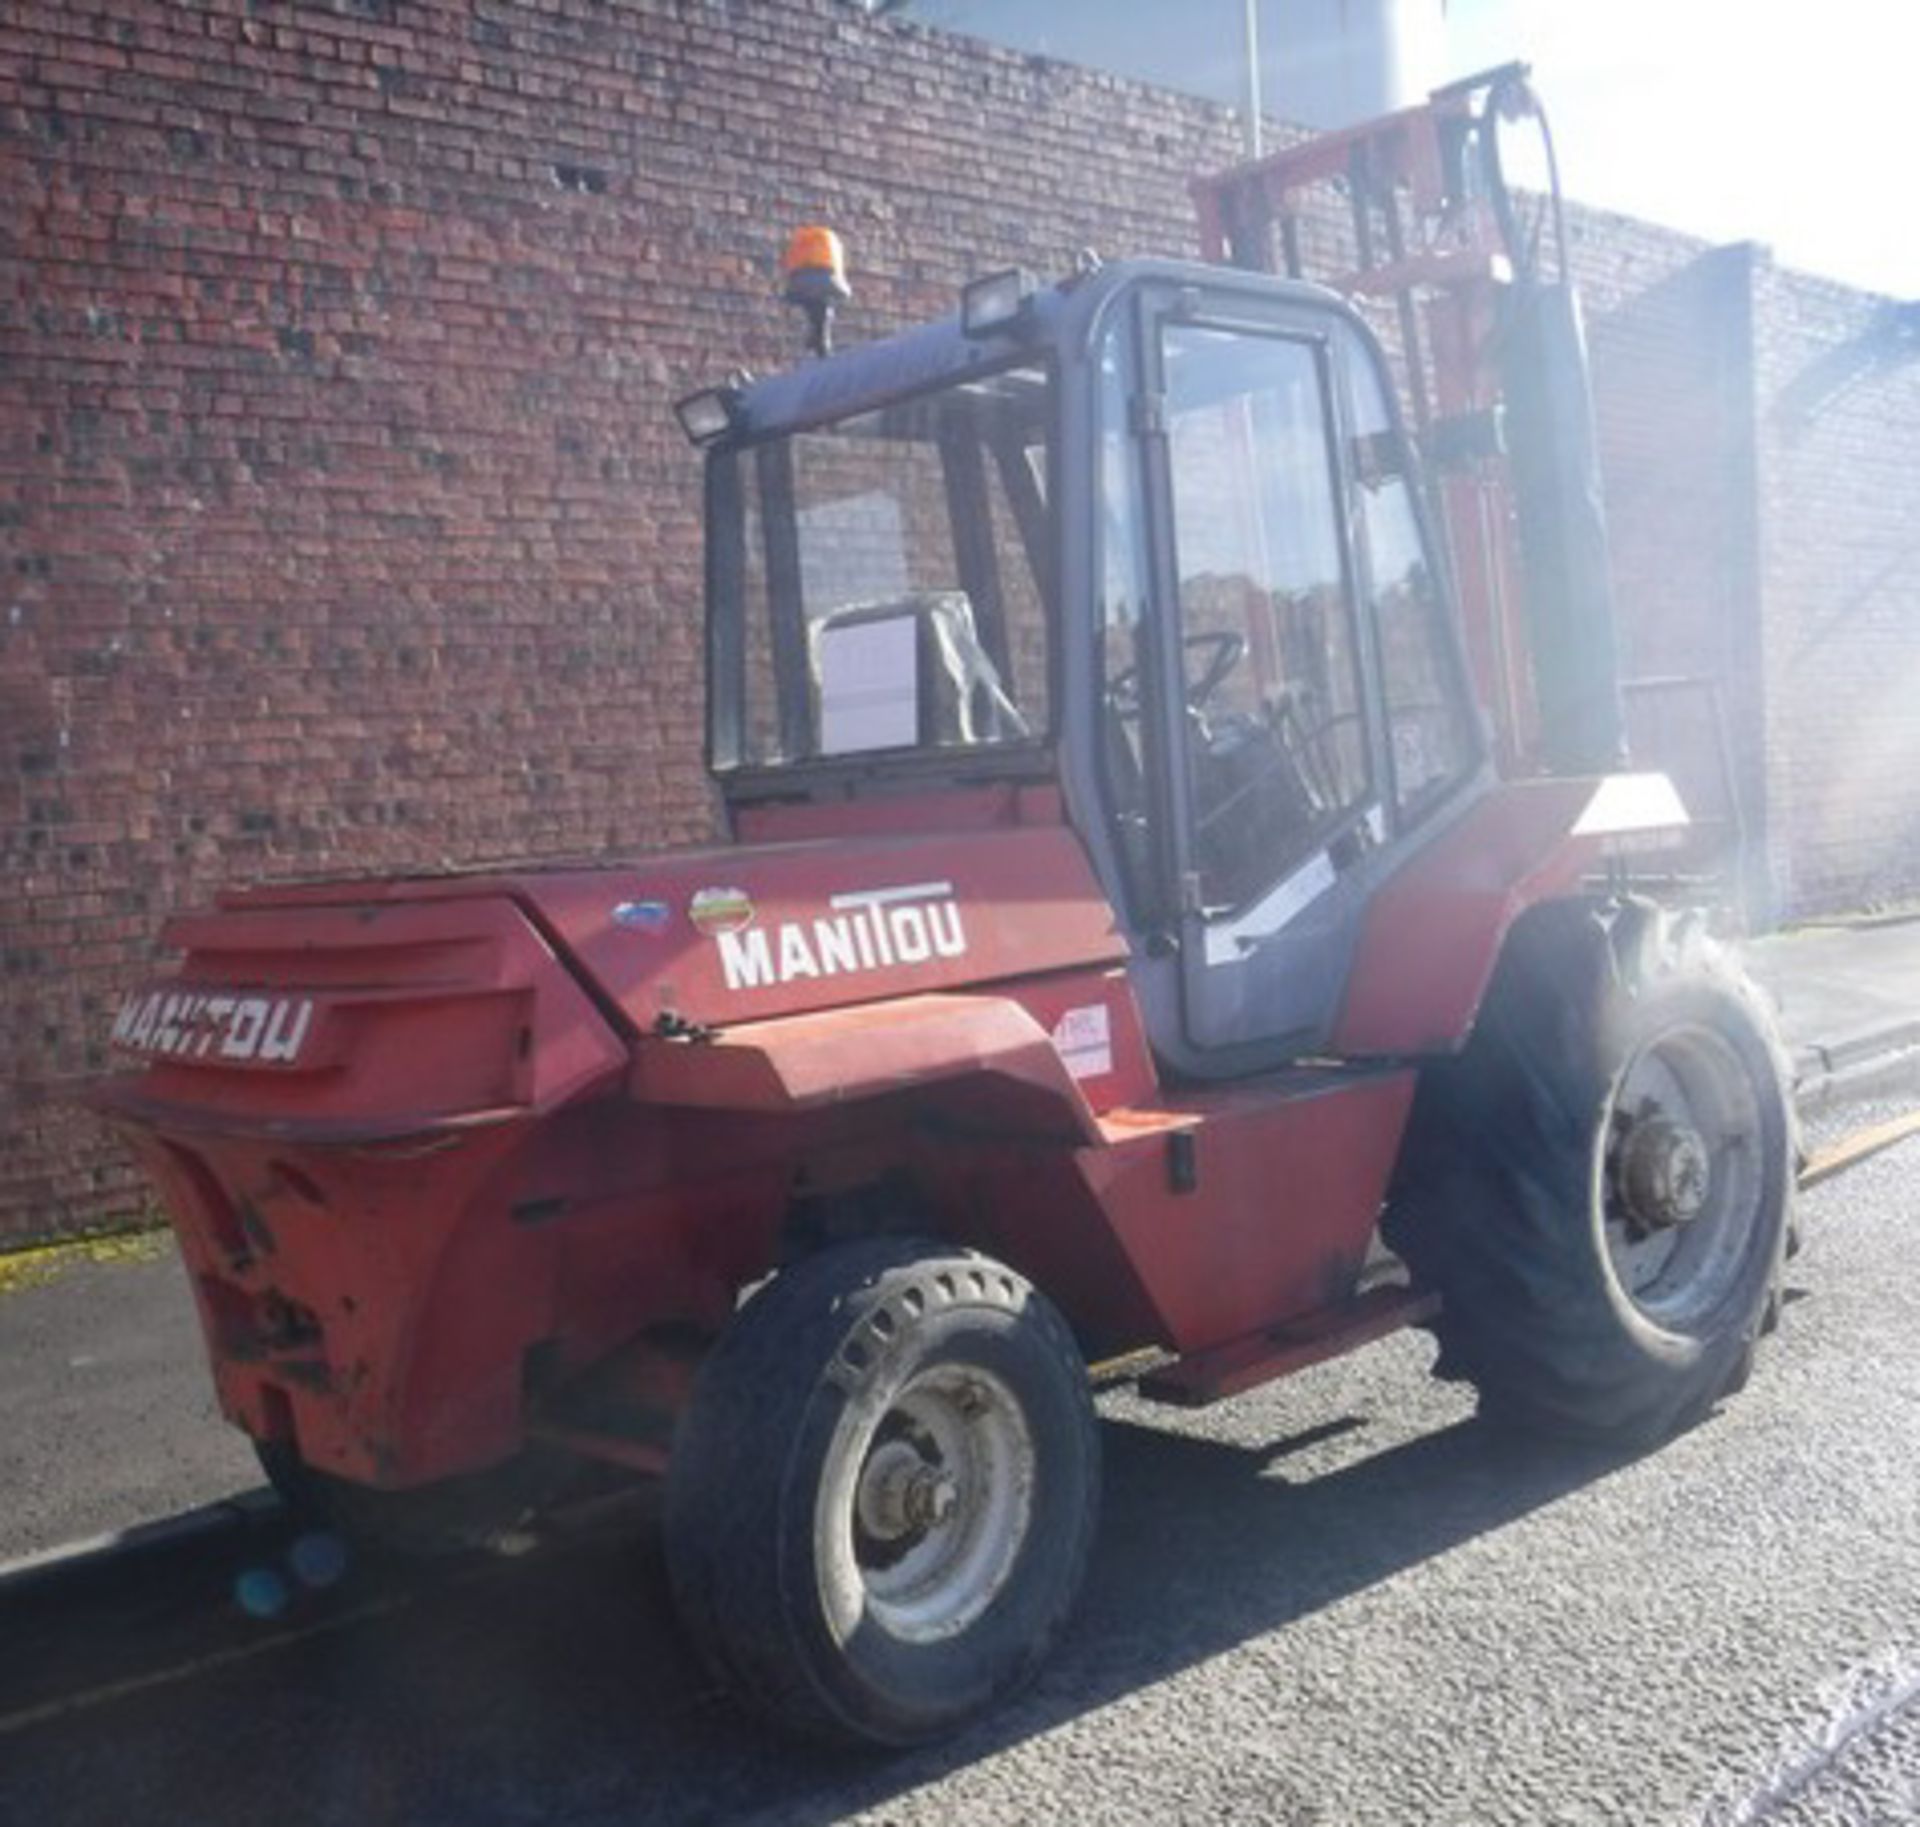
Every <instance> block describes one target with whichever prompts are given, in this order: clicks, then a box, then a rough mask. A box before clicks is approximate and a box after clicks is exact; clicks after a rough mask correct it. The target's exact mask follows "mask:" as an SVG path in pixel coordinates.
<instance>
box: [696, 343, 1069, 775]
mask: <svg viewBox="0 0 1920 1827" xmlns="http://www.w3.org/2000/svg"><path fill="white" fill-rule="evenodd" d="M1052 417H1053V413H1052V387H1051V384H1050V381H1049V378H1048V375H1047V373H1046V372H1045V371H1044V370H1043V369H1041V368H1039V367H1035V366H1026V367H1019V368H1010V369H1003V370H1001V371H1000V372H998V373H995V374H990V375H986V376H983V377H979V378H976V379H972V380H968V381H966V382H964V383H961V384H958V385H955V386H952V387H947V388H943V389H941V390H940V391H938V392H934V393H927V394H922V395H919V396H917V397H915V398H913V399H910V400H904V401H900V402H897V403H895V404H893V405H890V406H887V407H884V408H882V409H880V410H879V411H876V412H869V413H863V414H860V415H859V416H858V417H855V418H850V419H845V420H842V421H840V422H839V423H837V424H831V425H827V426H823V427H819V428H817V429H814V430H811V431H806V432H798V433H794V434H792V435H790V436H787V437H782V438H775V439H770V440H768V441H766V442H764V443H760V444H757V445H753V446H751V447H748V448H746V449H743V450H737V451H731V452H724V453H721V454H719V455H717V456H716V457H715V458H714V468H713V471H712V473H711V476H710V481H709V491H708V525H709V531H708V538H709V541H710V553H709V559H710V562H709V567H708V580H709V581H708V595H709V604H708V615H709V618H710V620H709V634H708V646H709V656H710V660H711V680H712V684H711V692H710V698H709V716H710V723H711V729H710V736H711V749H712V755H713V762H714V766H715V768H716V769H719V770H722V771H725V770H729V769H735V768H743V767H745V768H757V767H774V766H780V765H783V764H789V763H794V762H806V761H819V760H831V759H833V758H836V757H843V756H853V755H863V754H872V753H879V752H896V753H898V752H910V751H914V750H927V751H936V750H949V749H956V748H967V749H976V748H993V747H1007V746H1011V745H1016V744H1022V743H1029V742H1031V741H1033V740H1034V739H1036V738H1039V737H1042V736H1044V735H1045V734H1046V733H1047V704H1048V699H1047V664H1048V652H1047V618H1046V610H1045V600H1046V592H1047V588H1048V584H1047V574H1048V554H1049V552H1050V550H1051V546H1050V537H1051V535H1050V530H1049V529H1050V521H1049V514H1048V505H1047V476H1048V465H1047V456H1048V442H1049V437H1050V432H1051V424H1052Z"/></svg>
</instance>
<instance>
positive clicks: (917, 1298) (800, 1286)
mask: <svg viewBox="0 0 1920 1827" xmlns="http://www.w3.org/2000/svg"><path fill="white" fill-rule="evenodd" d="M949 1387H952V1388H956V1389H959V1390H961V1391H963V1392H965V1393H966V1394H967V1400H968V1401H969V1402H972V1401H973V1400H974V1399H975V1398H976V1397H977V1396H978V1395H979V1394H980V1393H982V1392H988V1391H990V1392H992V1400H991V1401H990V1402H987V1403H985V1404H983V1405H982V1406H981V1408H980V1410H979V1413H980V1420H979V1427H980V1429H981V1435H982V1438H983V1439H984V1440H985V1441H986V1443H987V1445H988V1446H989V1447H991V1448H992V1449H993V1450H992V1451H990V1452H989V1451H982V1453H981V1455H980V1462H979V1469H980V1476H979V1477H978V1478H977V1479H975V1480H973V1481H972V1482H971V1483H969V1482H968V1481H967V1480H964V1479H963V1480H962V1481H961V1482H962V1485H963V1487H964V1489H963V1493H962V1496H961V1498H960V1500H959V1501H960V1507H959V1508H957V1509H956V1510H955V1511H954V1512H953V1514H954V1515H955V1516H957V1517H961V1518H963V1519H964V1518H966V1517H969V1516H971V1515H973V1514H974V1512H973V1511H971V1510H969V1509H968V1507H967V1505H968V1503H969V1501H970V1500H971V1495H972V1493H973V1490H974V1486H975V1485H978V1486H979V1487H980V1490H981V1492H982V1493H984V1495H983V1497H982V1502H983V1503H984V1504H985V1506H986V1507H985V1508H983V1509H981V1510H980V1511H979V1512H978V1513H979V1514H980V1515H981V1516H982V1517H984V1518H985V1519H986V1520H984V1521H982V1522H980V1523H979V1524H978V1526H977V1528H976V1527H975V1525H973V1524H972V1523H969V1524H968V1525H967V1530H966V1533H965V1535H964V1537H962V1536H959V1535H956V1536H955V1537H954V1538H953V1539H955V1540H962V1539H964V1540H965V1541H967V1542H974V1541H976V1540H977V1541H979V1542H982V1543H985V1544H986V1547H985V1549H984V1550H983V1553H984V1556H985V1558H984V1559H982V1558H981V1557H980V1556H979V1555H975V1556H973V1558H972V1559H969V1558H967V1556H964V1555H957V1556H956V1559H957V1561H958V1564H959V1566H960V1568H961V1569H962V1572H965V1570H966V1569H969V1568H973V1569H976V1572H975V1575H974V1585H975V1586H977V1587H978V1591H977V1592H972V1593H971V1596H970V1597H969V1596H968V1594H969V1590H970V1589H969V1588H968V1587H967V1585H966V1582H965V1580H964V1579H963V1578H962V1577H961V1573H956V1574H955V1575H954V1583H955V1586H956V1589H957V1590H959V1591H960V1592H961V1594H962V1598H963V1599H965V1600H966V1602H965V1603H960V1602H956V1604H955V1605H954V1607H953V1608H952V1615H951V1616H950V1617H949V1618H948V1619H946V1620H945V1622H944V1624H941V1625H937V1626H931V1627H929V1626H924V1625H921V1624H918V1623H916V1622H915V1620H914V1618H913V1616H912V1607H911V1605H910V1604H904V1603H903V1604H900V1605H894V1604H892V1602H891V1601H890V1600H888V1599H886V1598H884V1597H883V1596H881V1593H880V1589H879V1587H878V1586H877V1585H875V1584H874V1583H873V1580H872V1579H871V1578H869V1577H868V1575H867V1572H866V1570H865V1569H864V1568H862V1567H861V1566H859V1565H857V1564H856V1556H857V1553H858V1549H857V1547H856V1544H857V1543H858V1542H859V1540H860V1535H859V1525H857V1524H856V1520H855V1519H856V1518H857V1517H862V1516H865V1515H866V1514H867V1512H865V1511H863V1510H862V1509H861V1508H860V1505H861V1503H862V1502H864V1501H867V1499H868V1494H869V1493H870V1492H871V1490H872V1489H874V1488H877V1487H876V1486H875V1485H873V1484H872V1483H870V1482H869V1480H870V1478H871V1477H872V1476H873V1475H875V1473H876V1468H877V1458H876V1456H877V1455H878V1454H879V1453H880V1452H881V1451H882V1450H883V1448H884V1447H885V1442H886V1441H887V1440H889V1439H894V1440H895V1441H896V1442H897V1441H898V1440H899V1439H900V1438H901V1437H902V1432H901V1430H905V1431H906V1433H907V1434H908V1435H910V1433H911V1424H910V1423H909V1422H906V1421H903V1420H902V1417H903V1416H904V1415H905V1414H906V1413H907V1409H908V1408H909V1407H910V1406H911V1405H912V1404H914V1403H916V1402H920V1401H922V1400H923V1398H922V1396H920V1395H917V1394H916V1393H915V1392H917V1391H918V1392H925V1391H931V1392H933V1394H932V1396H931V1397H928V1398H925V1399H927V1400H931V1401H932V1402H934V1403H935V1404H936V1406H937V1405H938V1403H939V1402H940V1401H941V1400H943V1399H944V1398H943V1397H942V1396H941V1394H940V1392H941V1391H943V1390H945V1389H947V1388H949ZM952 1425H953V1426H955V1427H958V1428H960V1430H961V1433H962V1434H963V1436H966V1437H965V1438H963V1439H962V1441H961V1445H962V1446H966V1445H967V1443H968V1440H970V1438H971V1436H970V1435H966V1424H965V1423H964V1422H955V1423H953V1424H952ZM890 1428H891V1429H894V1430H896V1431H895V1433H893V1434H891V1435H890V1434H889V1433H888V1430H889V1429H890ZM887 1450H892V1451H893V1452H894V1453H895V1455H896V1457H897V1458H898V1459H899V1460H900V1461H901V1463H902V1465H903V1466H904V1467H905V1468H906V1469H907V1470H908V1471H911V1470H912V1469H914V1468H915V1466H916V1465H918V1464H919V1463H920V1461H919V1460H917V1459H916V1458H915V1456H914V1452H913V1451H910V1450H907V1449H906V1448H904V1447H902V1446H900V1445H898V1444H896V1445H895V1446H894V1447H893V1448H891V1449H887ZM917 1450H920V1451H924V1447H922V1448H921V1449H917ZM996 1455H997V1459H996ZM960 1456H961V1455H960V1454H959V1452H958V1450H956V1453H955V1457H956V1459H958V1458H959V1457H960ZM933 1462H934V1463H943V1461H941V1460H940V1458H939V1456H938V1455H936V1456H935V1460H934V1461H933ZM968 1463H973V1462H972V1461H968ZM1009 1464H1016V1465H1017V1467H1018V1470H1019V1476H1018V1477H1006V1476H1002V1474H1003V1473H1004V1472H1005V1470H1006V1467H1007V1465H1009ZM989 1487H991V1488H989ZM1016 1487H1017V1488H1016ZM988 1499H991V1502H988V1501H987V1500H988ZM1098 1502H1099V1439H1098V1433H1097V1430H1096V1426H1095V1421H1094V1414H1093V1405H1092V1400H1091V1397H1090V1395H1089V1392H1088V1387H1087V1379H1086V1373H1085V1366H1084V1364H1083V1362H1082V1359H1081V1356H1080V1353H1079V1350H1078V1348H1077V1347H1076V1345H1075V1343H1074V1340H1073V1336H1072V1334H1071V1333H1070V1332H1069V1331H1068V1329H1067V1327H1066V1325H1065V1323H1064V1322H1063V1321H1062V1320H1061V1318H1060V1316H1059V1315H1058V1314H1057V1313H1056V1312H1055V1311H1054V1309H1053V1308H1052V1306H1051V1305H1050V1304H1049V1303H1048V1302H1047V1301H1046V1300H1045V1299H1044V1298H1042V1297H1041V1296H1040V1295H1039V1294H1038V1293H1037V1292H1036V1291H1035V1290H1034V1289H1033V1288H1032V1287H1030V1286H1029V1285H1028V1283H1027V1282H1025V1281H1024V1280H1023V1279H1022V1278H1021V1277H1020V1276H1018V1275H1016V1274H1014V1273H1013V1271H1012V1270H1010V1269H1007V1268H1005V1267H1003V1266H1002V1265H1000V1264H999V1263H996V1262H993V1261H991V1260H990V1259H988V1258H986V1257H984V1256H977V1255H973V1254H970V1253H964V1252H956V1251H953V1250H952V1249H951V1248H949V1247H945V1246H942V1245H939V1244H936V1243H928V1242H917V1243H916V1242H904V1241H899V1240H878V1239H875V1240H862V1241H859V1242H855V1243H848V1244H842V1245H838V1246H835V1247H833V1248H831V1249H828V1250H825V1251H823V1252H821V1253H820V1254H819V1255H817V1256H813V1257H809V1258H806V1259H805V1260H803V1261H801V1262H799V1263H796V1264H794V1265H793V1266H791V1267H789V1268H787V1269H784V1270H782V1271H781V1273H780V1274H778V1275H777V1276H775V1278H774V1279H773V1281H772V1282H771V1283H770V1284H769V1285H768V1286H767V1287H765V1288H764V1289H762V1290H761V1291H760V1292H759V1293H757V1294H756V1295H755V1296H754V1297H753V1298H752V1299H751V1300H750V1301H749V1302H748V1303H747V1304H746V1306H744V1307H743V1308H742V1309H741V1310H740V1311H739V1313H738V1314H737V1315H736V1316H735V1318H734V1320H733V1322H732V1324H731V1326H730V1327H729V1328H728V1330H727V1331H726V1333H725V1334H724V1335H723V1336H722V1337H721V1340H720V1342H719V1344H718V1345H717V1346H716V1347H715V1349H714V1351H713V1354H712V1355H711V1356H710V1357H709V1358H708V1359H707V1361H706V1362H705V1363H704V1364H703V1365H702V1366H701V1369H700V1373H699V1376H698V1378H697V1380H696V1382H695V1385H694V1393H693V1399H692V1401H691V1402H690V1404H689V1405H688V1409H687V1412H686V1414H685V1415H684V1416H683V1418H682V1421H681V1425H680V1428H679V1431H678V1433H677V1435H676V1438H675V1442H674V1451H673V1459H672V1463H671V1465H670V1467H669V1470H668V1477H667V1502H666V1517H665V1534H666V1552H667V1567H668V1573H669V1576H670V1579H671V1582H672V1587H673V1594H674V1600H675V1604H676V1607H677V1608H678V1610H679V1613H680V1617H681V1619H682V1621H683V1623H684V1625H685V1627H686V1629H687V1632H688V1634H689V1635H690V1636H691V1638H692V1639H693V1642H694V1645H695V1647H696V1649H697V1650H698V1651H699V1653H700V1655H701V1657H702V1659H703V1660H704V1661H705V1662H706V1664H707V1665H708V1666H709V1667H710V1668H711V1669H712V1670H713V1672H714V1673H715V1674H716V1675H717V1676H718V1677H719V1678H720V1679H721V1680H722V1681H723V1683H724V1684H725V1685H726V1686H727V1687H728V1689H729V1690H731V1692H732V1693H733V1694H734V1695H735V1696H736V1697H737V1698H739V1699H740V1700H742V1701H743V1702H745V1703H746V1704H747V1705H749V1706H750V1707H752V1708H753V1709H755V1710H756V1711H758V1712H760V1713H761V1714H763V1715H764V1716H766V1717H768V1718H770V1719H772V1720H773V1721H775V1722H776V1723H778V1724H780V1725H782V1726H785V1727H787V1728H789V1729H791V1730H794V1731H796V1732H799V1733H802V1734H804V1735H806V1736H809V1737H814V1738H825V1739H829V1740H838V1741H842V1742H846V1741H852V1742H864V1743H869V1744H882V1745H905V1744H913V1743H917V1742H921V1741H924V1740H928V1739H932V1738H937V1737H940V1736H942V1735H944V1734H947V1733H949V1732H952V1731H954V1730H956V1729H957V1728H959V1727H960V1726H961V1725H963V1724H965V1723H966V1722H967V1721H969V1720H971V1719H973V1718H975V1717H977V1716H978V1715H979V1714H981V1713H983V1712H985V1711H986V1710H987V1709H989V1708H990V1707H992V1706H994V1705H996V1704H998V1703H999V1702H1000V1701H1002V1700H1004V1699H1005V1698H1007V1697H1008V1696H1009V1695H1010V1694H1011V1693H1013V1692H1014V1691H1015V1690H1016V1689H1017V1688H1019V1687H1020V1686H1021V1685H1023V1684H1024V1683H1025V1682H1026V1681H1027V1679H1028V1678H1029V1677H1030V1676H1031V1675H1032V1674H1033V1673H1034V1672H1035V1671H1036V1670H1037V1669H1038V1667H1039V1665H1040V1663H1041V1661H1042V1660H1043V1659H1044V1657H1045V1656H1046V1654H1047V1652H1048V1650H1049V1649H1050V1648H1051V1646H1052V1644H1053V1642H1054V1640H1055V1638H1056V1637H1057V1635H1058V1634H1059V1632H1060V1630H1061V1628H1062V1626H1063V1625H1064V1623H1065V1621H1066V1619H1067V1616H1068V1613H1069V1612H1070V1611H1071V1609H1072V1606H1073V1603H1074V1600H1075V1598H1076V1597H1077V1596H1078V1592H1079V1588H1080V1585H1081V1582H1082V1579H1083V1577H1084V1575H1085V1572H1086V1566H1087V1560H1088V1556H1089V1552H1090V1549H1091V1545H1092V1540H1093V1531H1094V1523H1095V1517H1096V1513H1097V1509H1098ZM995 1506H998V1507H995ZM1006 1517H1015V1518H1017V1519H1019V1521H1018V1526H1017V1527H1016V1526H1015V1525H1014V1524H1013V1523H1006V1524H1005V1526H1004V1527H1001V1526H999V1525H998V1524H996V1523H995V1522H994V1519H995V1518H1002V1519H1004V1518H1006ZM948 1526H949V1525H947V1524H945V1523H942V1524H939V1525H936V1530H937V1529H938V1528H944V1527H948ZM954 1526H957V1525H954ZM934 1533H935V1531H928V1532H927V1533H926V1535H925V1536H924V1537H923V1539H925V1540H931V1539H932V1538H933V1534H934ZM943 1539H944V1538H943ZM935 1545H936V1546H937V1545H938V1544H937V1543H936V1544H935ZM868 1550H869V1552H870V1551H871V1543H870V1542H869V1544H868ZM903 1552H905V1551H904V1550H903ZM928 1552H929V1553H932V1552H933V1550H932V1549H929V1550H928ZM969 1552H971V1551H969ZM935 1558H936V1560H937V1558H938V1557H937V1555H936V1556H935ZM849 1572H851V1573H852V1574H854V1575H855V1576H856V1577H854V1578H853V1579H851V1580H849V1578H848V1574H849ZM880 1577H881V1579H882V1580H884V1577H885V1576H884V1575H882V1576H880ZM941 1630H944V1632H945V1634H938V1633H939V1632H940V1631H941Z"/></svg>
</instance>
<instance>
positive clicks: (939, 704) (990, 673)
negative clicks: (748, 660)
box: [807, 590, 1032, 753]
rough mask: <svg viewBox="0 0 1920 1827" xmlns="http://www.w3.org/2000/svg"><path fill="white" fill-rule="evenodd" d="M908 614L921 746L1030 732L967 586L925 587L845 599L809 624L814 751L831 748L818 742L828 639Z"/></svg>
mask: <svg viewBox="0 0 1920 1827" xmlns="http://www.w3.org/2000/svg"><path fill="white" fill-rule="evenodd" d="M907 619H910V620H911V621H912V623H913V625H914V655H915V668H914V704H915V707H916V717H917V725H918V727H917V731H916V736H915V741H916V745H917V746H919V747H922V748H955V747H960V748H965V747H971V746H973V745H974V744H977V743H986V742H1008V741H1014V740H1017V739H1018V738H1019V737H1022V736H1026V735H1030V734H1031V733H1032V732H1031V730H1030V728H1029V726H1028V724H1027V720H1026V718H1025V717H1023V716H1022V715H1021V714H1020V709H1019V706H1018V705H1016V704H1015V703H1014V701H1013V699H1012V698H1011V697H1010V696H1008V693H1007V689H1006V686H1005V685H1004V684H1003V683H1002V682H1001V678H1000V669H999V668H998V667H997V666H995V665H994V663H993V659H992V656H991V655H990V654H988V652H987V650H986V648H985V647H984V646H983V645H982V644H981V641H980V636H979V634H978V632H977V631H976V630H975V628H974V621H973V604H972V602H971V601H970V600H969V599H968V597H967V594H966V592H965V591H964V590H922V591H915V592H913V593H912V594H910V595H906V596H894V597H887V598H884V599H882V600H880V601H878V602H869V603H847V604H844V605H842V606H841V607H839V608H837V609H830V610H828V611H827V612H826V613H825V614H824V615H821V616H817V617H815V618H814V620H813V621H812V622H811V623H810V624H809V625H808V628H807V680H808V691H809V697H810V699H811V706H810V708H811V712H812V717H813V729H814V739H815V748H816V751H817V752H819V753H826V752H827V751H826V749H825V746H824V743H823V742H822V740H821V737H822V733H823V730H824V727H825V719H824V716H823V707H824V704H825V702H826V699H827V697H828V695H829V692H830V689H831V682H830V681H829V680H828V679H827V677H826V667H825V664H824V654H823V649H824V647H825V645H826V637H827V636H828V635H829V634H832V633H834V632H837V631H839V630H844V629H851V628H860V627H874V626H879V625H882V624H885V623H888V622H898V621H902V620H907Z"/></svg>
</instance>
